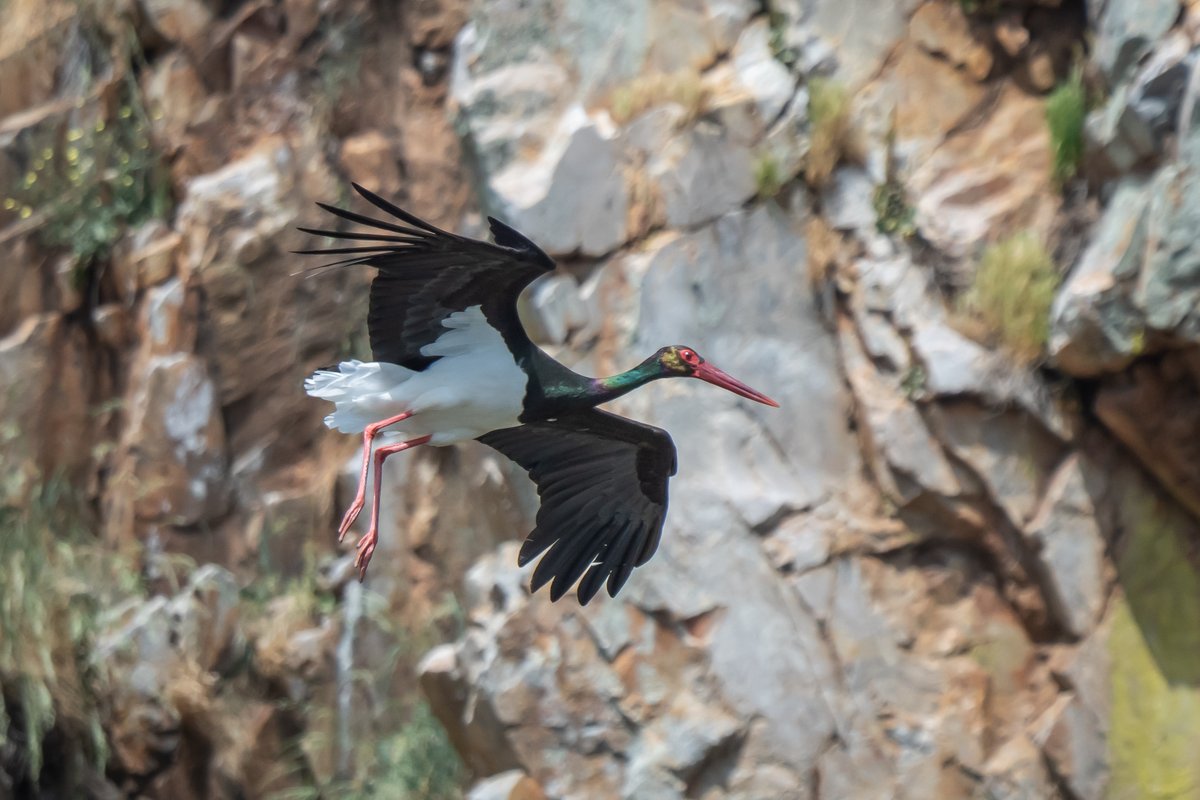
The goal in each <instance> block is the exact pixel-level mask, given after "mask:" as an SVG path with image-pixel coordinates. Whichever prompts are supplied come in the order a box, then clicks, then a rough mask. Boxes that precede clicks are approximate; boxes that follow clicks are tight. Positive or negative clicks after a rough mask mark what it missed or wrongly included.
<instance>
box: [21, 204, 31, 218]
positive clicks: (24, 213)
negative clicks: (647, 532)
mask: <svg viewBox="0 0 1200 800" xmlns="http://www.w3.org/2000/svg"><path fill="white" fill-rule="evenodd" d="M32 216H33V209H32V208H30V207H29V206H22V207H21V219H29V218H30V217H32Z"/></svg>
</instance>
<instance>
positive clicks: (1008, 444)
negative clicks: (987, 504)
mask: <svg viewBox="0 0 1200 800" xmlns="http://www.w3.org/2000/svg"><path fill="white" fill-rule="evenodd" d="M930 419H931V421H932V424H933V428H934V431H935V432H936V434H937V436H938V438H939V439H940V440H941V441H942V442H943V443H944V444H945V445H946V446H947V447H948V448H949V449H950V450H951V451H952V452H953V453H954V454H955V456H956V457H957V458H958V459H959V460H961V461H962V462H964V463H965V464H967V465H969V466H970V467H971V468H972V469H973V470H974V471H975V473H976V474H977V475H978V476H979V478H980V479H981V480H982V481H983V484H984V485H985V486H986V487H987V489H988V491H989V493H990V494H991V497H992V499H993V500H994V501H995V502H996V503H997V504H998V505H999V506H1000V507H1001V508H1003V509H1004V511H1005V512H1006V513H1007V515H1008V518H1009V520H1010V521H1011V522H1012V524H1014V525H1016V526H1022V525H1024V524H1025V523H1026V521H1028V520H1029V518H1030V517H1031V516H1032V515H1033V513H1034V511H1035V508H1036V504H1037V501H1038V498H1039V497H1040V496H1041V493H1042V486H1043V485H1044V484H1045V481H1046V479H1047V478H1048V477H1049V473H1050V470H1051V469H1052V468H1053V466H1054V465H1055V464H1056V463H1057V462H1058V459H1059V458H1060V456H1061V452H1062V444H1061V443H1060V442H1059V441H1058V440H1057V439H1055V438H1054V437H1053V436H1051V435H1050V434H1048V433H1046V432H1045V431H1044V429H1043V428H1042V427H1041V426H1040V425H1037V424H1036V423H1033V422H1032V421H1031V420H1029V419H1028V418H1027V417H1024V416H1022V415H1020V414H1016V413H1014V412H1011V411H994V410H991V409H986V408H983V407H981V406H979V405H977V404H975V403H973V402H970V401H959V402H946V403H941V404H938V405H937V406H935V407H933V408H932V409H931V410H930Z"/></svg>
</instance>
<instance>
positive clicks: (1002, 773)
mask: <svg viewBox="0 0 1200 800" xmlns="http://www.w3.org/2000/svg"><path fill="white" fill-rule="evenodd" d="M983 787H984V791H985V792H986V793H987V794H986V796H987V797H988V798H991V800H1035V798H1043V797H1047V798H1048V797H1055V796H1056V795H1057V792H1056V789H1055V786H1054V780H1053V778H1052V776H1051V775H1050V773H1049V772H1048V771H1047V769H1046V766H1045V764H1044V763H1043V759H1042V754H1041V751H1040V750H1038V748H1037V746H1036V745H1034V743H1033V742H1032V741H1030V740H1029V738H1028V737H1026V736H1014V737H1013V738H1012V739H1009V740H1008V741H1007V742H1005V743H1004V744H1002V745H1000V747H998V748H996V751H995V752H994V753H992V755H991V757H990V758H988V760H987V763H985V764H984V777H983Z"/></svg>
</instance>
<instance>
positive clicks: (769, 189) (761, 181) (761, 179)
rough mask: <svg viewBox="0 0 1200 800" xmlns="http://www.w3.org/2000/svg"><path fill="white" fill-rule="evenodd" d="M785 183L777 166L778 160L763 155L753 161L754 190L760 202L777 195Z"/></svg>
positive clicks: (765, 154)
mask: <svg viewBox="0 0 1200 800" xmlns="http://www.w3.org/2000/svg"><path fill="white" fill-rule="evenodd" d="M786 182H787V181H786V180H785V178H784V175H783V170H782V169H781V168H780V166H779V159H777V158H775V156H774V155H772V154H771V153H763V154H762V155H760V156H759V157H758V158H756V159H755V160H754V189H755V194H756V195H757V196H758V199H760V200H766V199H768V198H771V197H774V196H775V195H777V194H779V192H780V191H781V190H782V189H783V186H784V184H785V183H786Z"/></svg>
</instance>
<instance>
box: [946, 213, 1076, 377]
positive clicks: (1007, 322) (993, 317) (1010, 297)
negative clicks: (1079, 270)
mask: <svg viewBox="0 0 1200 800" xmlns="http://www.w3.org/2000/svg"><path fill="white" fill-rule="evenodd" d="M1058 281H1059V276H1058V272H1057V270H1056V269H1055V267H1054V260H1053V259H1052V258H1051V257H1050V254H1049V253H1048V252H1046V248H1045V246H1044V245H1043V244H1042V243H1041V241H1040V240H1039V239H1038V238H1037V236H1035V235H1034V234H1032V233H1029V232H1024V233H1018V234H1016V235H1014V236H1012V237H1010V238H1008V239H1004V240H1002V241H999V242H996V243H994V244H992V245H989V246H988V247H987V249H986V250H984V252H983V256H982V257H981V258H980V261H979V267H978V269H977V270H976V272H975V280H974V283H973V284H972V286H971V289H970V290H969V291H968V292H967V294H966V296H965V302H964V305H965V307H966V310H967V311H968V313H970V314H971V315H973V316H974V317H975V318H977V319H978V320H979V321H980V322H981V323H983V325H984V326H985V327H986V328H987V329H988V330H989V331H991V332H992V333H993V334H994V335H995V336H996V337H997V339H999V341H1000V342H1001V343H1003V344H1004V345H1005V346H1006V347H1008V349H1009V350H1011V351H1012V352H1013V354H1014V355H1016V356H1017V357H1018V358H1020V359H1022V360H1023V361H1029V362H1033V361H1036V360H1037V359H1038V358H1039V357H1040V356H1041V353H1042V350H1043V348H1044V347H1045V345H1046V340H1047V338H1048V337H1049V335H1050V304H1051V302H1052V301H1053V300H1054V291H1055V289H1057V288H1058Z"/></svg>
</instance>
